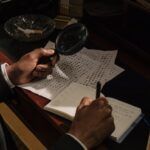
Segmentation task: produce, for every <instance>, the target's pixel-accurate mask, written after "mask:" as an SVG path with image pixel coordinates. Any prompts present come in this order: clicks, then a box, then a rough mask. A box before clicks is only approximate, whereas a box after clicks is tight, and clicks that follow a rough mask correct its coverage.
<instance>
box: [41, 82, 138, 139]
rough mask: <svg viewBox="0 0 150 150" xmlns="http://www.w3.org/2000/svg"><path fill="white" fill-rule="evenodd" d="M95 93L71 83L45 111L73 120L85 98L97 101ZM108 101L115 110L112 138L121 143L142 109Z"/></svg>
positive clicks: (115, 101)
mask: <svg viewBox="0 0 150 150" xmlns="http://www.w3.org/2000/svg"><path fill="white" fill-rule="evenodd" d="M95 92H96V90H95V89H94V88H91V87H88V86H84V85H81V84H78V83H71V84H70V85H69V86H68V87H67V88H66V89H64V90H63V91H62V92H61V93H60V94H59V95H58V96H56V97H55V98H54V100H53V101H52V102H50V103H49V104H47V105H46V106H45V107H44V109H45V110H47V111H50V112H53V113H55V114H57V115H59V116H62V117H64V118H66V119H69V120H73V118H74V116H75V112H76V108H77V106H78V105H79V103H80V101H81V99H82V98H83V97H84V96H89V97H91V98H93V99H95ZM107 99H108V101H109V104H110V105H111V106H112V108H113V111H112V115H113V117H114V123H115V127H116V128H115V131H114V132H113V133H112V135H111V137H113V139H114V140H115V141H119V140H120V138H121V137H122V136H123V135H125V133H126V131H127V130H128V129H129V128H130V127H131V126H132V124H133V123H135V121H136V120H137V118H138V117H139V116H140V114H141V109H140V108H138V107H135V106H132V105H130V104H127V103H124V102H122V101H119V100H117V99H114V98H110V97H108V98H107Z"/></svg>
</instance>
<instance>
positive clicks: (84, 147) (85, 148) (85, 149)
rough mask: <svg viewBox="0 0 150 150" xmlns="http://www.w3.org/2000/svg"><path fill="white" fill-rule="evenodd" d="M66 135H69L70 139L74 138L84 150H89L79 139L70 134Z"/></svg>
mask: <svg viewBox="0 0 150 150" xmlns="http://www.w3.org/2000/svg"><path fill="white" fill-rule="evenodd" d="M66 134H67V135H69V136H70V137H72V138H73V139H74V140H75V141H77V142H78V143H79V144H80V145H81V146H82V148H83V149H84V150H87V147H86V146H85V145H84V144H83V143H82V142H81V141H80V140H79V139H78V138H76V137H75V136H74V135H72V134H70V133H66Z"/></svg>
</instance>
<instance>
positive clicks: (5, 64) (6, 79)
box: [1, 63, 15, 88]
mask: <svg viewBox="0 0 150 150" xmlns="http://www.w3.org/2000/svg"><path fill="white" fill-rule="evenodd" d="M6 66H8V64H7V63H3V64H1V72H2V75H3V77H4V80H5V82H6V83H7V84H8V86H9V87H10V88H14V87H15V85H14V84H13V83H12V82H11V81H10V79H9V77H8V74H7V71H6Z"/></svg>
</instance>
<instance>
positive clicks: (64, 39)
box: [42, 23, 88, 62]
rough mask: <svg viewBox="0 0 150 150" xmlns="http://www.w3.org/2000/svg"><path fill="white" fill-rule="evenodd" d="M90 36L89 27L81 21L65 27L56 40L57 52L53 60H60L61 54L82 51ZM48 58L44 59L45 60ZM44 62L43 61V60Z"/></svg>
mask: <svg viewBox="0 0 150 150" xmlns="http://www.w3.org/2000/svg"><path fill="white" fill-rule="evenodd" d="M87 37H88V30H87V28H86V27H85V26H84V25H83V24H81V23H74V24H71V25H69V26H67V27H65V28H64V29H63V30H62V32H60V34H59V35H58V36H57V38H56V41H55V54H54V55H53V56H52V57H51V58H50V60H51V61H53V59H55V60H56V61H58V60H59V54H62V55H73V54H75V53H77V52H78V51H80V50H81V49H82V47H83V46H84V44H85V42H86V39H87ZM45 61H46V60H44V62H45ZM42 62H43V61H42Z"/></svg>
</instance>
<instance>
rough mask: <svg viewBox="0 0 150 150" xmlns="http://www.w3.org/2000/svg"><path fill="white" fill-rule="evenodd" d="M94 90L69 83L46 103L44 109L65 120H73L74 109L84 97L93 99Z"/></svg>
mask: <svg viewBox="0 0 150 150" xmlns="http://www.w3.org/2000/svg"><path fill="white" fill-rule="evenodd" d="M95 93H96V90H95V89H94V88H91V87H88V86H84V85H81V84H78V83H71V84H70V85H69V86H68V87H67V88H66V89H64V90H63V91H62V92H61V93H60V94H59V95H58V96H56V97H55V98H54V99H53V101H51V102H50V103H48V104H47V105H46V106H45V107H44V109H45V110H47V111H50V112H53V113H55V114H57V115H59V116H62V117H65V118H66V119H69V120H73V118H74V116H75V112H76V108H77V106H78V105H79V103H80V101H81V99H82V98H83V97H84V96H88V97H91V98H93V99H94V98H95Z"/></svg>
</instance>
